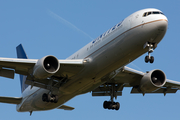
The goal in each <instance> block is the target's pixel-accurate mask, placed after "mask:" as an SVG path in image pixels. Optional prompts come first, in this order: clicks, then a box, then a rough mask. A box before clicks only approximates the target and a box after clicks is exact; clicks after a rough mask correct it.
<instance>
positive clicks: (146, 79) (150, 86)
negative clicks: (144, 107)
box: [140, 70, 166, 92]
mask: <svg viewBox="0 0 180 120" xmlns="http://www.w3.org/2000/svg"><path fill="white" fill-rule="evenodd" d="M165 83H166V75H165V74H164V72H163V71H161V70H152V71H150V72H148V73H147V74H145V75H144V76H143V78H142V79H141V83H140V90H141V91H142V92H153V91H155V90H157V89H159V88H160V87H162V86H164V84H165Z"/></svg>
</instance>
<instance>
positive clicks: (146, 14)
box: [143, 11, 164, 17]
mask: <svg viewBox="0 0 180 120" xmlns="http://www.w3.org/2000/svg"><path fill="white" fill-rule="evenodd" d="M151 14H162V15H164V14H163V13H162V12H159V11H151V12H145V13H144V14H143V17H146V16H148V15H151Z"/></svg>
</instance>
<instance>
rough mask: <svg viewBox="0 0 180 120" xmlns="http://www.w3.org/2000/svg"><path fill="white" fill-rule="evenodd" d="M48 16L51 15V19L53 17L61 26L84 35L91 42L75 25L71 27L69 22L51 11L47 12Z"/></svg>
mask: <svg viewBox="0 0 180 120" xmlns="http://www.w3.org/2000/svg"><path fill="white" fill-rule="evenodd" d="M48 13H49V15H51V16H52V17H54V18H55V19H57V20H58V21H59V22H61V23H62V24H65V25H67V26H68V27H70V28H72V29H74V30H76V31H78V32H81V33H82V34H84V35H85V36H87V37H89V38H90V39H91V40H93V38H92V37H91V36H90V35H88V34H87V33H85V32H84V31H82V30H81V29H79V28H78V27H76V26H75V25H73V24H72V23H70V22H69V21H67V20H65V19H64V18H62V17H60V16H59V15H57V14H56V13H54V12H52V11H51V10H48Z"/></svg>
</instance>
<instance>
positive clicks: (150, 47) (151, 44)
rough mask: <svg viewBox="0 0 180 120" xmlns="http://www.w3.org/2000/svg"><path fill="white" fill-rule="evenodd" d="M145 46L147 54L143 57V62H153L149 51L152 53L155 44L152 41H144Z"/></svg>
mask: <svg viewBox="0 0 180 120" xmlns="http://www.w3.org/2000/svg"><path fill="white" fill-rule="evenodd" d="M146 46H147V47H148V56H146V57H145V62H146V63H148V62H150V63H153V62H154V57H153V56H151V54H150V53H152V52H153V51H154V49H155V44H154V43H149V42H148V43H146Z"/></svg>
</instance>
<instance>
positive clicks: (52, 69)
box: [33, 55, 60, 79]
mask: <svg viewBox="0 0 180 120" xmlns="http://www.w3.org/2000/svg"><path fill="white" fill-rule="evenodd" d="M59 68H60V63H59V61H58V59H57V58H56V57H54V56H50V55H49V56H45V57H43V58H41V59H39V60H38V61H37V63H36V65H35V66H34V68H33V77H34V78H35V79H45V78H48V77H50V76H52V75H54V74H55V73H56V72H57V71H58V70H59Z"/></svg>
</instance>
